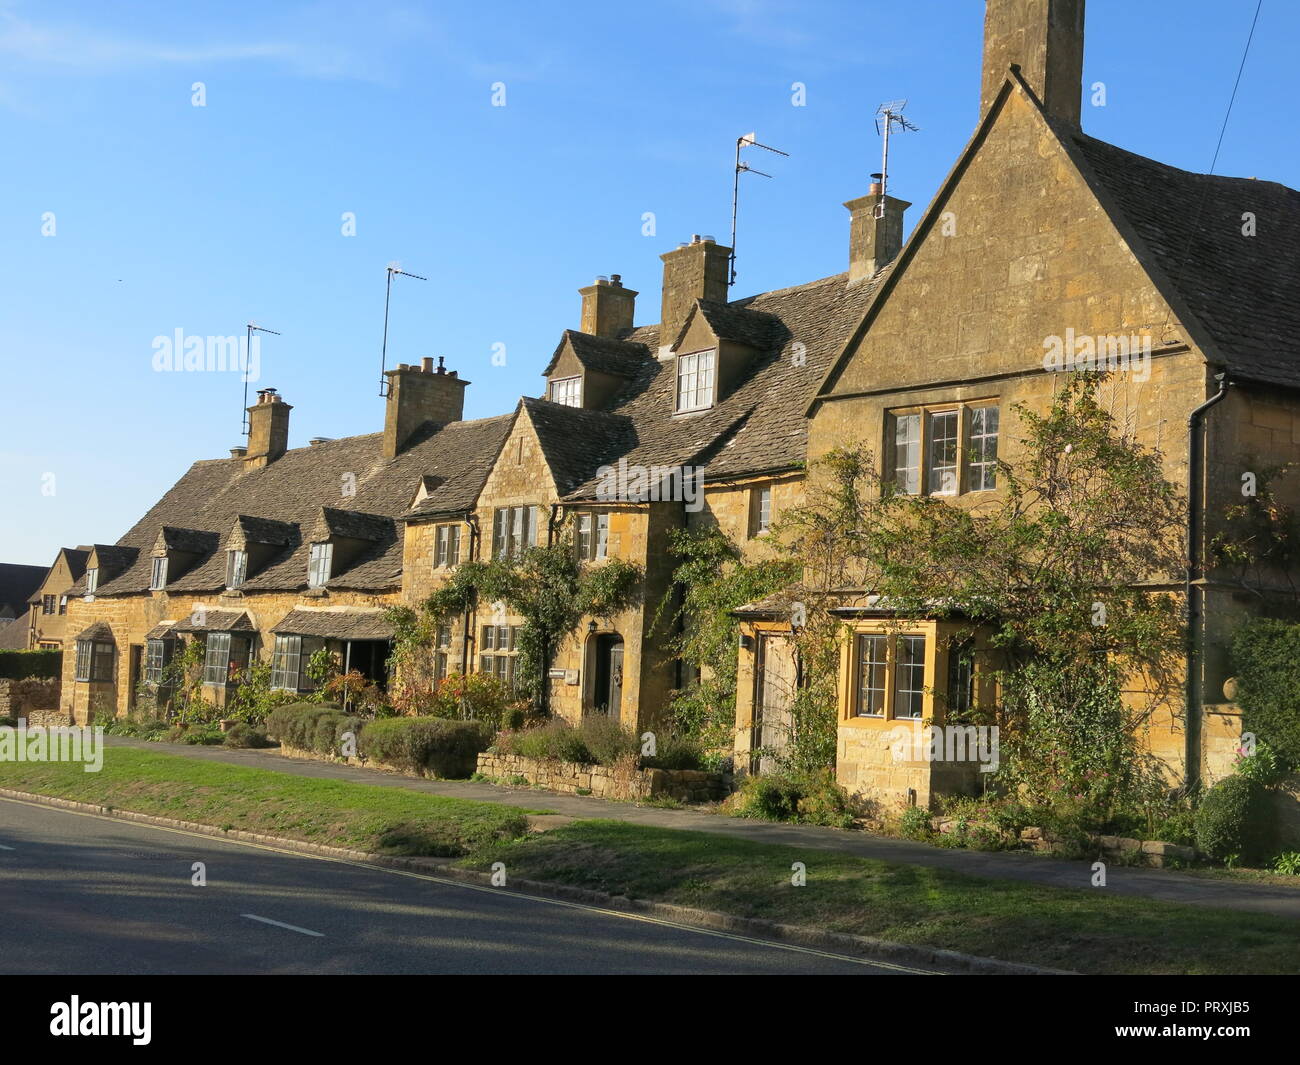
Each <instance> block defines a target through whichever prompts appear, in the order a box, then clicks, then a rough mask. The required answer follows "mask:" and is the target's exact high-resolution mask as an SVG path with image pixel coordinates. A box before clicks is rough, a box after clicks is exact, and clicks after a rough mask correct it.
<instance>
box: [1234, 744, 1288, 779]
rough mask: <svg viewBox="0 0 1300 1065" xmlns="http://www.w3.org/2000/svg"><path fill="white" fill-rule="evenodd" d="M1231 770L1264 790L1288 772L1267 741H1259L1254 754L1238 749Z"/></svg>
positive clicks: (1285, 765)
mask: <svg viewBox="0 0 1300 1065" xmlns="http://www.w3.org/2000/svg"><path fill="white" fill-rule="evenodd" d="M1233 768H1234V769H1236V771H1237V773H1238V774H1239V775H1241V776H1243V777H1246V778H1247V779H1248V780H1253V781H1254V782H1255V783H1256V784H1259V785H1260V786H1261V787H1265V788H1271V787H1272V786H1273V785H1274V784H1276V783H1277V782H1278V781H1280V780H1281V779H1282V778H1283V777H1284V776H1286V775H1287V772H1288V767H1287V764H1286V762H1284V761H1283V760H1282V758H1281V757H1280V756H1279V755H1278V753H1277V751H1275V750H1274V749H1273V746H1272V745H1271V744H1270V743H1269V742H1268V741H1267V740H1259V741H1258V742H1257V743H1256V744H1255V753H1254V754H1247V753H1246V752H1245V750H1244V749H1240V750H1239V751H1238V753H1237V760H1236V762H1235V763H1234V764H1233Z"/></svg>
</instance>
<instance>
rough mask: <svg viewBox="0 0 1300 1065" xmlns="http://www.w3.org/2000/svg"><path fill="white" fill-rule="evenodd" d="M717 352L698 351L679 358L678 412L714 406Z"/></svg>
mask: <svg viewBox="0 0 1300 1065" xmlns="http://www.w3.org/2000/svg"><path fill="white" fill-rule="evenodd" d="M716 358H717V352H716V351H714V350H709V351H696V352H692V353H691V354H690V355H678V356H677V410H678V411H679V412H681V411H688V410H704V409H705V408H706V407H711V406H713V371H714V365H715V362H716Z"/></svg>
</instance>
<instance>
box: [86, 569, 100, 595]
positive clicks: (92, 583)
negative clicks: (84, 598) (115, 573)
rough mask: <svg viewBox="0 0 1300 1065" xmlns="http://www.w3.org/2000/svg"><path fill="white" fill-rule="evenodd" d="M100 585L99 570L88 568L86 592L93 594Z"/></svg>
mask: <svg viewBox="0 0 1300 1065" xmlns="http://www.w3.org/2000/svg"><path fill="white" fill-rule="evenodd" d="M98 587H99V570H98V569H88V570H86V594H87V595H92V594H93V593H94V591H95V589H96V588H98Z"/></svg>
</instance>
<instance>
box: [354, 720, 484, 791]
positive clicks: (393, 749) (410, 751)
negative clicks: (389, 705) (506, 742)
mask: <svg viewBox="0 0 1300 1065" xmlns="http://www.w3.org/2000/svg"><path fill="white" fill-rule="evenodd" d="M491 738H492V733H491V730H490V729H489V728H488V727H487V726H486V725H484V724H483V723H482V722H479V721H448V720H447V719H445V718H440V717H389V718H381V719H380V720H377V721H370V722H367V723H366V725H365V727H364V728H363V729H362V730H361V736H360V751H361V754H362V755H363V756H365V757H366V758H370V759H374V760H375V761H377V762H383V763H385V764H386V765H391V766H396V767H397V768H399V769H407V770H414V771H424V770H429V771H431V772H433V773H435V774H436V775H438V776H441V777H448V776H456V777H467V776H469V775H470V774H471V773H473V772H474V767H475V765H476V763H477V760H478V754H479V752H480V751H485V750H487V746H488V743H489V742H491Z"/></svg>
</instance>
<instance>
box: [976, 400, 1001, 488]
mask: <svg viewBox="0 0 1300 1065" xmlns="http://www.w3.org/2000/svg"><path fill="white" fill-rule="evenodd" d="M970 415H971V429H970V489H971V491H972V492H986V491H989V490H991V489H994V488H996V487H997V486H998V485H997V478H998V468H997V459H998V408H997V407H975V408H974V409H973V410H971V412H970Z"/></svg>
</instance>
